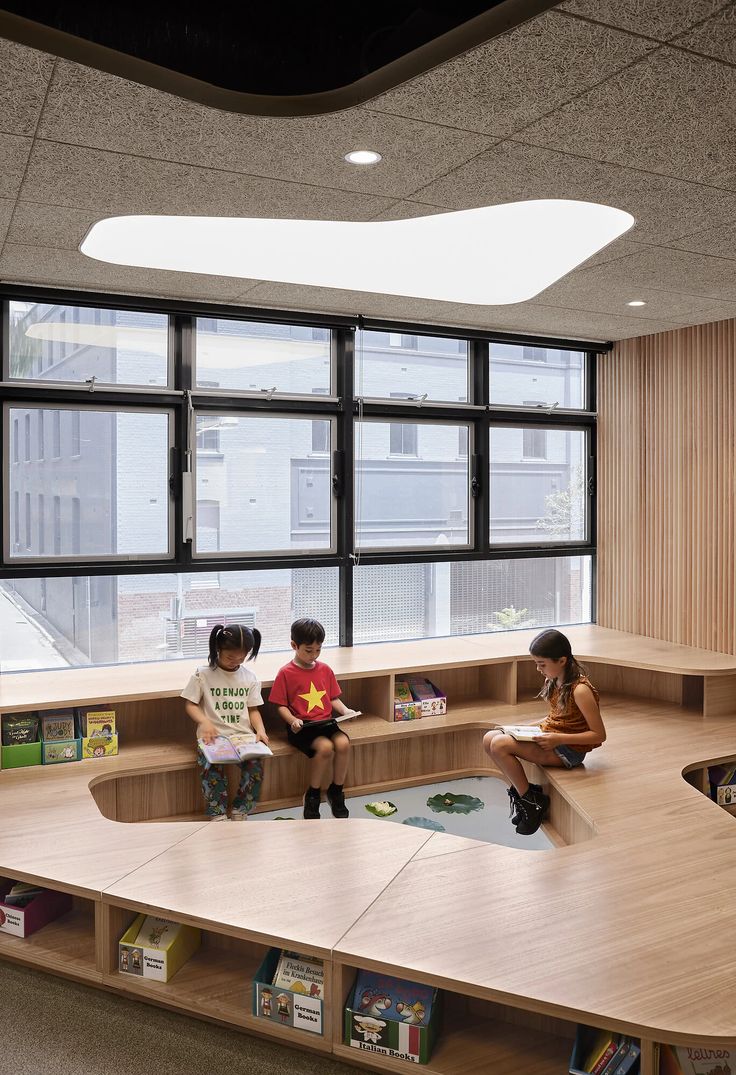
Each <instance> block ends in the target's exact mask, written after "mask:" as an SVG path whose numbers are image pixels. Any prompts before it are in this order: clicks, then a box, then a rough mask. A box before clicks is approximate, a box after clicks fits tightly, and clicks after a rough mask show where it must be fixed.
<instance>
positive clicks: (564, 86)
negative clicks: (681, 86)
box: [366, 12, 656, 136]
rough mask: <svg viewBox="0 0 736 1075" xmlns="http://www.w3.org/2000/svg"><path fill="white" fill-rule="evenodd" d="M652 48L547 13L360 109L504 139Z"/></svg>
mask: <svg viewBox="0 0 736 1075" xmlns="http://www.w3.org/2000/svg"><path fill="white" fill-rule="evenodd" d="M655 47H656V45H655V44H654V43H653V42H650V41H647V40H645V39H644V38H641V37H633V36H631V35H629V34H625V33H621V32H620V31H618V30H613V29H611V28H610V27H607V26H597V25H594V24H593V23H589V22H585V21H583V20H582V19H574V18H569V17H567V16H565V15H559V14H556V13H555V12H548V13H546V14H544V15H540V16H539V17H538V18H536V19H533V20H531V21H529V22H526V23H523V24H522V25H521V26H518V27H516V28H515V29H514V30H511V31H510V32H509V33H506V34H503V35H501V36H500V37H496V38H494V39H493V40H492V41H489V42H487V43H486V44H484V45H481V46H479V47H478V48H474V49H471V50H470V51H469V52H466V53H464V54H463V55H461V56H459V57H457V58H456V59H453V60H450V61H448V62H447V63H444V64H442V65H441V66H439V67H436V68H434V69H433V70H431V71H428V72H426V73H425V74H422V75H419V76H417V77H416V78H414V79H412V80H411V81H410V82H407V83H405V84H404V85H403V86H398V87H397V88H396V89H392V90H389V91H388V92H387V93H385V94H382V95H381V96H379V97H376V98H375V99H374V100H373V101H371V102H369V103H368V104H367V106H366V107H369V108H376V109H379V110H380V111H382V112H386V113H392V114H394V115H401V116H412V117H413V118H415V119H423V120H427V121H428V122H430V123H433V122H436V123H442V124H446V125H448V126H451V127H457V128H460V129H463V130H473V131H483V132H485V133H487V134H490V135H498V136H506V135H510V134H513V133H514V131H518V130H520V129H522V128H523V127H526V126H527V125H528V124H529V123H531V122H532V121H534V120H536V119H538V118H539V117H541V116H543V115H545V114H546V113H547V112H550V111H553V110H554V109H556V108H559V107H560V105H562V104H564V103H565V102H566V101H569V100H570V99H571V98H574V97H577V95H578V94H579V93H580V92H581V91H582V90H585V89H588V88H589V87H590V86H593V85H595V84H596V83H597V82H600V81H601V80H602V79H605V78H607V77H609V76H610V75H612V74H614V73H615V72H617V71H620V70H621V68H624V67H626V66H628V64H630V63H632V62H633V61H634V60H637V59H639V58H640V57H641V56H643V55H645V54H646V53H647V52H649V51H651V49H652V48H655ZM593 58H594V62H592V60H593Z"/></svg>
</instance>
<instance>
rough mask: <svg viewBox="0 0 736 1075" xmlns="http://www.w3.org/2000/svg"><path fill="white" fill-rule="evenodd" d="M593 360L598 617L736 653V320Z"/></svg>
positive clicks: (631, 343) (628, 343) (625, 346)
mask: <svg viewBox="0 0 736 1075" xmlns="http://www.w3.org/2000/svg"><path fill="white" fill-rule="evenodd" d="M598 368H599V373H598V411H599V425H598V451H599V465H598V476H599V481H598V549H599V554H598V615H597V620H598V623H600V624H602V625H603V626H605V627H613V628H617V629H618V630H622V631H634V632H635V633H637V634H643V635H648V636H650V637H652V638H661V639H666V640H667V641H669V642H677V643H681V644H683V645H690V646H700V647H703V648H704V649H712V650H720V651H722V652H725V653H734V652H736V612H735V607H736V593H735V592H734V586H735V584H736V574H735V570H734V556H735V555H736V553H735V550H734V539H735V537H736V496H735V495H734V480H735V477H734V475H735V471H736V457H735V446H734V424H735V423H734V407H735V405H736V400H735V399H734V387H735V382H736V320H729V321H720V322H717V323H715V324H710V325H697V326H694V327H692V328H685V329H680V330H677V331H673V332H665V333H659V334H657V335H653V336H643V337H639V338H637V339H632V340H622V341H621V342H619V343H617V344H616V345H615V347H614V349H613V351H612V352H611V353H610V354H607V355H603V356H601V358H600V359H599V367H598Z"/></svg>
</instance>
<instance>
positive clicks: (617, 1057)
mask: <svg viewBox="0 0 736 1075" xmlns="http://www.w3.org/2000/svg"><path fill="white" fill-rule="evenodd" d="M630 1048H631V1038H622V1039H621V1041H620V1042H619V1045H618V1048H617V1049H616V1051H615V1053H614V1054H613V1056H612V1057H611V1059H610V1060H609V1061H608V1063H607V1064H606V1066H605V1067H604V1068H603V1070H602V1071H601V1073H600V1075H614V1072H615V1070H616V1068H617V1067H618V1066H619V1064H620V1063H621V1062H622V1061H623V1059H624V1057H625V1056H626V1055H627V1053H628V1051H629V1049H630Z"/></svg>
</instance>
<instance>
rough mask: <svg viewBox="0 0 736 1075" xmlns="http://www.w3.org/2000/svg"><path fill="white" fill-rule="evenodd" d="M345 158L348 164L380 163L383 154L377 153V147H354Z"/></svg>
mask: <svg viewBox="0 0 736 1075" xmlns="http://www.w3.org/2000/svg"><path fill="white" fill-rule="evenodd" d="M344 159H345V160H346V161H347V162H348V164H378V162H379V161H380V160H381V154H380V153H376V151H375V149H354V150H352V152H350V153H346V154H345V158H344Z"/></svg>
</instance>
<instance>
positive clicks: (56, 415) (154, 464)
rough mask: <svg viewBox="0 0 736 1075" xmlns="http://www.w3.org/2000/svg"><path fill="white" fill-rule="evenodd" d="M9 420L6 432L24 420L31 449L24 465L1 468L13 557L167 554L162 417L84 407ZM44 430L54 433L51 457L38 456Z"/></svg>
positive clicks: (31, 412) (17, 412) (23, 412)
mask: <svg viewBox="0 0 736 1075" xmlns="http://www.w3.org/2000/svg"><path fill="white" fill-rule="evenodd" d="M7 413H8V414H9V417H10V422H11V427H12V428H15V423H16V421H17V420H20V421H21V424H24V423H25V421H26V420H28V421H29V423H30V426H31V435H30V444H31V446H32V449H33V451H32V453H31V455H32V457H31V458H30V459H28V460H26V459H23V460H22V461H18V462H13V463H11V464H10V465H9V466H8V465H7V464H6V467H7V469H8V470H9V471H10V491H11V497H10V527H9V534H10V550H9V552H10V556H11V557H18V556H22V557H27V556H51V555H53V556H64V557H68V556H134V555H141V556H166V555H168V552H169V417H168V415H167V414H164V413H158V414H152V413H150V412H145V413H144V412H140V411H113V410H92V409H91V408H86V407H85V408H81V407H80V408H74V409H71V408H53V409H52V408H40V407H32V408H28V407H23V408H18V407H8V410H7ZM42 428H43V429H44V430H49V429H51V430H53V438H52V442H51V444H50V445H49V447H50V449H51V451H50V452H48V451H46V450H45V449H44V450H42V438H41V433H40V430H41V429H42ZM6 473H7V470H6ZM19 496H20V497H21V499H22V498H23V497H30V500H29V501H27V502H26V503H27V504H28V503H30V508H29V509H27V510H29V511H30V527H26V526H25V525H22V523H21V520H19V517H18V513H19V510H20V509H19V506H18V497H19ZM19 523H21V525H20V527H19ZM19 529H20V530H21V532H22V535H23V536H21V535H19ZM26 535H27V536H28V538H29V541H30V543H27V541H26V540H24V537H25V536H26Z"/></svg>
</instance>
